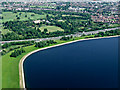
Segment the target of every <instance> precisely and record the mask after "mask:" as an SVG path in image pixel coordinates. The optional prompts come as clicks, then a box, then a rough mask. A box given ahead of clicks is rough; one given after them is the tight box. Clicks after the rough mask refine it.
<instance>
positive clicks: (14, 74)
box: [2, 36, 115, 88]
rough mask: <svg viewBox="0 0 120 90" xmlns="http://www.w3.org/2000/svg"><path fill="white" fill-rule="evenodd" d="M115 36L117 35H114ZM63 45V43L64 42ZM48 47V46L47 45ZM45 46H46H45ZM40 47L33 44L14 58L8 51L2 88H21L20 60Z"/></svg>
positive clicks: (3, 63)
mask: <svg viewBox="0 0 120 90" xmlns="http://www.w3.org/2000/svg"><path fill="white" fill-rule="evenodd" d="M112 37H115V36H112ZM85 38H86V37H76V38H74V40H77V41H79V40H82V39H83V40H89V38H88V37H87V39H85ZM100 38H104V37H100ZM90 39H96V38H90ZM56 41H57V44H62V43H64V44H65V43H67V42H70V41H71V43H72V42H73V39H71V40H68V41H61V40H56ZM53 45H55V44H52V45H50V46H53ZM62 45H63V44H62ZM47 47H48V46H47ZM43 48H45V47H43ZM38 49H40V48H36V47H34V45H32V46H28V47H25V48H24V50H25V51H26V52H25V53H23V54H22V55H20V56H18V57H16V58H14V57H10V54H11V52H12V51H11V52H9V53H7V54H6V55H4V56H2V76H3V77H2V88H20V84H19V81H20V79H19V62H20V60H21V59H22V57H23V56H25V55H27V54H28V53H30V52H32V51H34V50H38Z"/></svg>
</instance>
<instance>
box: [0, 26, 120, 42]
mask: <svg viewBox="0 0 120 90" xmlns="http://www.w3.org/2000/svg"><path fill="white" fill-rule="evenodd" d="M116 29H120V27H116V28H110V29H104V30H97V31H90V32H82V33H80V32H79V33H76V34H70V35H66V36H73V37H80V36H81V35H83V34H85V35H89V34H97V33H99V32H105V31H111V30H116ZM61 37H63V36H59V37H50V38H39V39H25V40H11V41H0V43H2V44H3V43H10V42H19V41H36V42H39V41H45V40H58V39H60V38H61Z"/></svg>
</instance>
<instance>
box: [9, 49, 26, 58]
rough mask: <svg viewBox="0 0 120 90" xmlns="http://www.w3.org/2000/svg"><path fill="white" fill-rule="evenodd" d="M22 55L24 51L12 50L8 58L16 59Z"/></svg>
mask: <svg viewBox="0 0 120 90" xmlns="http://www.w3.org/2000/svg"><path fill="white" fill-rule="evenodd" d="M22 53H25V50H24V49H23V48H22V47H21V48H20V49H18V50H14V52H12V53H11V55H10V57H17V56H19V55H21V54H22Z"/></svg>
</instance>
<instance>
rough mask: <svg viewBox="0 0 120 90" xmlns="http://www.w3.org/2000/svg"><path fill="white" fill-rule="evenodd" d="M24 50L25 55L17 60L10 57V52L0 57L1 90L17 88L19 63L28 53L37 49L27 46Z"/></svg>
mask: <svg viewBox="0 0 120 90" xmlns="http://www.w3.org/2000/svg"><path fill="white" fill-rule="evenodd" d="M24 49H25V51H26V53H23V54H22V55H20V56H18V57H17V58H14V57H10V54H11V52H9V53H7V54H6V55H4V56H2V88H19V61H20V59H21V58H22V57H23V56H24V55H26V54H27V53H28V52H31V51H33V50H35V49H37V48H35V47H34V46H28V47H25V48H24Z"/></svg>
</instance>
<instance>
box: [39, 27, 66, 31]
mask: <svg viewBox="0 0 120 90" xmlns="http://www.w3.org/2000/svg"><path fill="white" fill-rule="evenodd" d="M44 29H47V30H48V32H55V31H64V30H63V29H62V28H60V27H57V26H42V27H40V30H41V31H43V30H44Z"/></svg>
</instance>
